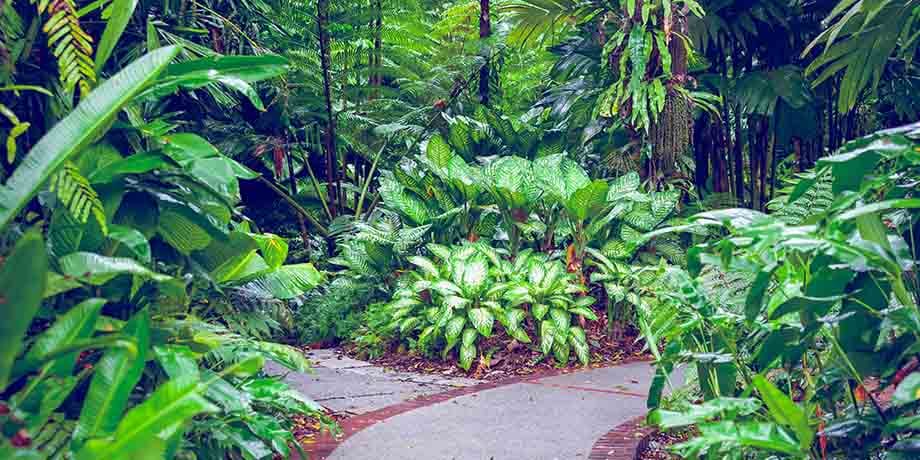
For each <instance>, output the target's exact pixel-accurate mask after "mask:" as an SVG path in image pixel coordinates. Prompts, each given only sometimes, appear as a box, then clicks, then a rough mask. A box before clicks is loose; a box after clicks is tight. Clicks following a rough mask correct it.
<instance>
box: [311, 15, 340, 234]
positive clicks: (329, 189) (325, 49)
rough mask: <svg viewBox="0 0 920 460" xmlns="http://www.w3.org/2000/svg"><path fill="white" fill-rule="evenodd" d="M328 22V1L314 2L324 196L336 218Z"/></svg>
mask: <svg viewBox="0 0 920 460" xmlns="http://www.w3.org/2000/svg"><path fill="white" fill-rule="evenodd" d="M328 22H329V0H317V2H316V27H317V29H318V35H319V56H320V66H321V67H322V72H323V95H324V97H325V99H326V116H327V123H326V139H325V140H326V142H325V143H324V144H325V149H326V195H327V198H328V199H329V211H330V212H331V214H332V217H335V216H336V211H337V205H336V203H337V201H338V200H337V197H338V192H337V191H336V180H337V175H338V174H337V173H338V170H337V168H336V159H337V156H338V155H337V153H336V145H335V143H336V142H335V141H336V135H335V114H334V113H333V111H332V88H331V84H332V83H331V81H332V77H331V76H330V71H329V67H330V62H329V61H330V57H329V31H328V30H326V26H327V24H328Z"/></svg>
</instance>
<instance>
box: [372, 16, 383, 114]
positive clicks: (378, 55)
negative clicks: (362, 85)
mask: <svg viewBox="0 0 920 460" xmlns="http://www.w3.org/2000/svg"><path fill="white" fill-rule="evenodd" d="M373 2H374V19H373V20H372V21H371V25H372V27H373V30H374V50H373V51H372V52H371V53H370V67H371V71H370V77H369V80H370V86H371V97H370V98H371V99H376V98H377V96H379V91H380V85H381V84H382V83H383V77H382V76H381V75H380V68H381V67H382V66H383V63H382V61H383V0H373Z"/></svg>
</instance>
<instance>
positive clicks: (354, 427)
mask: <svg viewBox="0 0 920 460" xmlns="http://www.w3.org/2000/svg"><path fill="white" fill-rule="evenodd" d="M641 361H647V359H646V358H637V359H626V360H624V361H622V362H620V363H617V366H620V365H623V364H629V363H633V362H641ZM592 369H595V368H576V369H546V370H541V371H537V372H534V373H532V374H528V375H520V376H515V377H509V378H507V379H502V380H497V381H494V382H483V383H480V384H477V385H472V386H468V387H460V388H454V389H452V390H448V391H444V392H441V393H436V394H433V395H428V396H421V397H418V398H415V399H410V400H408V401H403V402H401V403H399V404H394V405H392V406H387V407H384V408H382V409H377V410H375V411H371V412H366V413H364V414H361V415H356V416H354V417H349V418H347V419H345V420H343V421H342V422H340V423H339V427H340V428H341V429H342V432H341V434H340V435H339V436H338V437H333V436H332V435H330V434H329V433H322V434H321V435H319V436H317V438H316V441H315V442H312V443H309V444H302V447H303V450H304V451H305V452H306V453H307V454H309V456H310V457H309V460H326V459H327V458H328V457H329V455H330V454H332V451H333V450H335V448H336V447H338V446H339V444H342V443H343V442H345V440H346V439H348V438H349V437H351V436H352V435H354V434H355V433H357V432H359V431H361V430H363V429H365V428H367V427H369V426H371V425H374V424H376V423H378V422H381V421H383V420H386V419H388V418H390V417H395V416H397V415H399V414H403V413H406V412H409V411H411V410H414V409H418V408H421V407H426V406H431V405H433V404H437V403H441V402H444V401H448V400H451V399H453V398H456V397H459V396H465V395H469V394H473V393H478V392H480V391H485V390H491V389H493V388H498V387H503V386H506V385H513V384H516V383H532V382H535V381H536V380H540V379H543V378H547V377H555V376H557V375H564V374H571V373H576V372H583V371H589V370H592ZM611 392H615V393H620V392H619V391H611ZM622 393H623V394H624V395H628V396H643V397H644V395H633V394H630V393H628V392H622ZM627 423H629V422H627ZM621 426H622V425H621ZM611 433H612V432H611ZM608 435H610V433H608ZM605 437H606V436H605ZM601 439H602V440H603V439H604V438H601ZM598 442H600V441H598ZM596 447H597V443H595V448H596ZM592 453H593V450H592ZM592 455H593V454H592ZM594 458H595V457H593V456H592V457H590V459H591V460H593V459H594ZM601 458H606V457H601ZM611 458H615V459H616V460H619V457H611ZM624 458H627V457H624ZM628 458H632V457H628ZM291 459H292V460H299V456H298V455H297V453H296V451H295V452H292V456H291Z"/></svg>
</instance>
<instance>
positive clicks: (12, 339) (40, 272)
mask: <svg viewBox="0 0 920 460" xmlns="http://www.w3.org/2000/svg"><path fill="white" fill-rule="evenodd" d="M47 271H48V254H47V253H46V251H45V242H44V241H42V237H41V234H40V233H38V232H37V231H30V232H27V233H26V234H25V235H24V236H23V237H21V238H20V239H19V241H17V242H16V246H15V247H14V248H13V252H12V253H10V255H9V256H8V257H7V258H6V260H5V261H4V262H3V265H2V266H0V293H2V294H0V316H2V317H3V320H2V321H0V389H6V385H7V383H8V382H9V377H10V371H11V370H12V368H13V361H14V360H15V359H16V356H18V355H19V352H20V349H21V348H22V345H23V337H24V336H25V333H26V331H27V330H28V329H29V325H30V324H32V318H33V317H34V316H35V313H36V312H37V311H38V307H39V306H40V305H41V301H42V297H43V294H44V291H45V282H46V275H45V273H46V272H47Z"/></svg>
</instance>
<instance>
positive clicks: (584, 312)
mask: <svg viewBox="0 0 920 460" xmlns="http://www.w3.org/2000/svg"><path fill="white" fill-rule="evenodd" d="M569 313H572V314H573V315H578V316H581V317H583V318H585V319H588V320H590V321H597V314H595V313H594V311H593V310H591V309H590V308H586V307H576V308H571V309H569Z"/></svg>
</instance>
